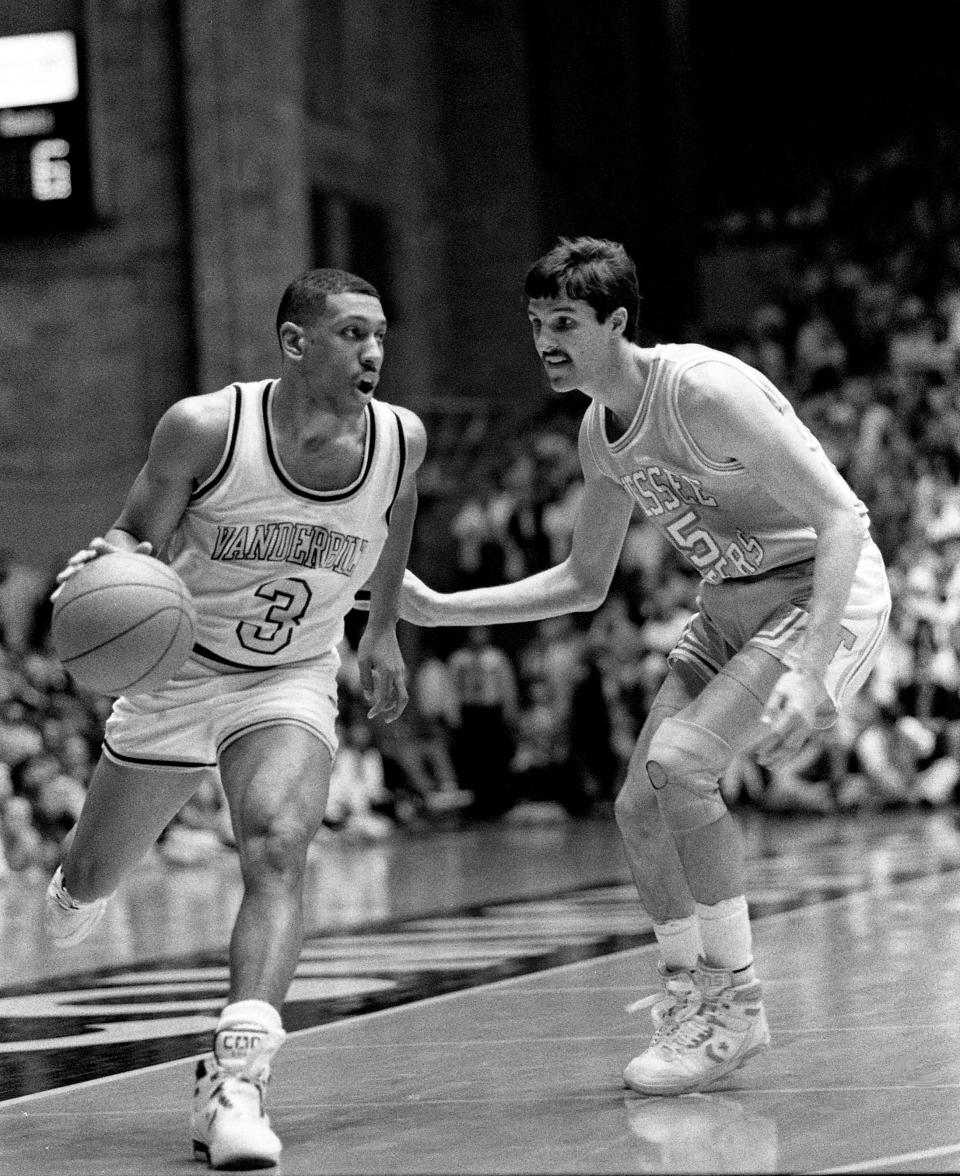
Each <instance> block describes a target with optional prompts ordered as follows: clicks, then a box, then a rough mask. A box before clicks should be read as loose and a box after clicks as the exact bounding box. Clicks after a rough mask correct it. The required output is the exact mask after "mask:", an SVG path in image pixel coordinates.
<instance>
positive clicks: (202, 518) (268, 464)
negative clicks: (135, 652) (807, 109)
mask: <svg viewBox="0 0 960 1176" xmlns="http://www.w3.org/2000/svg"><path fill="white" fill-rule="evenodd" d="M275 387H276V381H274V380H261V381H259V382H257V383H248V384H235V385H234V386H233V389H232V391H233V404H232V408H231V413H230V427H229V430H228V439H227V444H226V447H225V449H224V453H223V456H222V458H221V460H220V462H219V464H218V466H217V468H216V470H214V472H213V473H212V474H211V475H210V476H209V477H208V478H207V479H206V481H204V482H203V483H202V484H201V485H199V486H197V488H196V489H195V490H194V492H193V494H192V495H191V497H190V502H189V504H188V506H187V509H186V511H185V512H184V515H183V517H182V518H181V520H180V523H179V525H178V526H177V529H176V531H175V532H174V534H173V536H172V538H171V540H170V543H169V545H168V549H167V555H168V558H169V561H170V563H171V565H172V566H173V567H174V568H175V569H176V571H177V572H179V574H180V576H181V577H182V578H183V580H184V583H185V584H186V585H187V587H188V588H189V589H190V592H191V594H192V596H193V600H194V604H195V605H196V608H197V617H198V622H199V632H198V634H197V642H196V645H195V647H194V653H195V655H196V656H198V657H199V658H200V659H201V660H202V661H204V662H207V663H208V664H210V665H216V666H218V667H219V668H221V669H222V670H225V671H230V670H241V669H266V668H270V667H274V666H278V665H282V664H285V663H288V662H296V661H303V660H305V659H307V658H311V657H316V656H318V655H319V654H321V653H324V652H325V651H327V650H329V649H331V648H333V647H334V646H335V645H336V644H337V643H338V642H339V640H340V639H341V637H342V636H343V618H344V616H345V615H346V613H347V612H348V611H349V610H350V608H351V606H352V604H353V599H354V595H355V594H356V592H357V590H358V589H359V588H361V587H362V586H363V584H364V583H365V581H366V580H367V579H368V577H369V576H370V574H371V572H372V571H373V569H374V568H375V567H376V564H377V560H378V559H379V558H380V552H381V550H382V549H383V545H384V542H385V541H386V537H387V527H388V524H389V521H390V510H391V508H392V506H393V502H394V500H395V498H396V496H397V491H398V489H399V487H400V480H401V478H402V476H403V469H404V462H405V455H406V450H405V444H404V438H403V429H402V426H401V424H400V420H399V416H398V414H397V413H395V412H394V411H393V409H392V408H390V406H389V405H386V404H383V403H380V402H379V401H376V400H373V401H371V402H370V403H369V404H368V405H367V406H366V408H365V409H364V412H365V414H366V441H365V445H364V452H363V460H362V463H361V467H360V472H359V474H358V475H357V477H356V479H355V480H354V481H353V482H352V483H351V484H350V485H349V486H344V487H343V488H341V489H338V490H312V489H310V488H308V487H306V486H301V485H299V484H298V483H297V482H296V481H294V479H293V478H291V477H290V475H289V474H288V473H287V472H286V471H285V470H284V468H283V466H282V464H281V462H280V457H279V453H278V447H277V441H276V437H275V435H274V431H273V429H272V426H271V423H270V420H271V417H270V413H271V408H270V405H271V399H272V396H273V390H274V388H275Z"/></svg>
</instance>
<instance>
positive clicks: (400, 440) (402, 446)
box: [386, 409, 407, 526]
mask: <svg viewBox="0 0 960 1176" xmlns="http://www.w3.org/2000/svg"><path fill="white" fill-rule="evenodd" d="M390 411H391V412H393V409H391V410H390ZM393 415H394V416H395V417H396V419H397V449H398V451H399V456H400V461H399V468H398V469H397V484H396V486H394V488H393V497H392V498H391V499H390V505H389V506H388V507H387V514H386V519H387V525H388V526H389V525H390V515H391V514H392V512H393V504H394V503H395V502H396V501H397V495H398V494H399V493H400V484H401V483H402V481H403V475H404V471H405V470H406V468H407V439H406V437H404V435H403V422H402V421H401V420H400V414H399V413H398V412H394V413H393Z"/></svg>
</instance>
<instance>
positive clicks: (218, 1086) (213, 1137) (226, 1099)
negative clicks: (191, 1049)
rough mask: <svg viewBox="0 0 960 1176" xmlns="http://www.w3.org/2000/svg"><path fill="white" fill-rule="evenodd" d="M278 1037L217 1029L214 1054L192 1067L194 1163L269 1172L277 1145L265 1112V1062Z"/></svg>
mask: <svg viewBox="0 0 960 1176" xmlns="http://www.w3.org/2000/svg"><path fill="white" fill-rule="evenodd" d="M282 1040H283V1034H282V1033H280V1034H274V1033H269V1032H267V1031H266V1030H265V1029H263V1028H262V1027H260V1026H252V1025H251V1026H246V1025H231V1026H229V1027H228V1028H225V1029H220V1030H219V1031H218V1032H217V1035H216V1037H215V1039H214V1052H213V1054H212V1055H210V1056H208V1057H206V1058H202V1059H201V1060H200V1061H199V1062H198V1063H197V1073H196V1084H195V1086H194V1091H193V1114H192V1116H191V1129H192V1133H193V1155H194V1159H198V1160H200V1159H204V1160H206V1161H207V1163H208V1164H209V1165H210V1167H211V1168H272V1167H273V1166H274V1165H275V1164H276V1163H277V1161H278V1160H279V1158H280V1151H281V1147H282V1144H281V1143H280V1140H279V1139H278V1138H277V1136H276V1135H275V1134H274V1132H273V1131H272V1130H271V1127H270V1119H269V1117H268V1115H267V1113H266V1111H265V1110H264V1099H265V1096H266V1091H267V1083H268V1082H269V1080H270V1059H271V1058H272V1056H273V1055H274V1054H275V1053H276V1051H277V1049H278V1048H279V1046H280V1043H281V1041H282Z"/></svg>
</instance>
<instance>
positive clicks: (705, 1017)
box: [661, 1005, 715, 1052]
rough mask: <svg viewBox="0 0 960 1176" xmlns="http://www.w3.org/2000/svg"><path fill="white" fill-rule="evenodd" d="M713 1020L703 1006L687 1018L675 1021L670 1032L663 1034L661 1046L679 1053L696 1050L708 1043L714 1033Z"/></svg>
mask: <svg viewBox="0 0 960 1176" xmlns="http://www.w3.org/2000/svg"><path fill="white" fill-rule="evenodd" d="M714 1024H715V1022H714V1020H713V1018H712V1017H711V1016H710V1015H709V1013H707V1012H705V1010H704V1007H703V1005H701V1006H700V1007H699V1008H698V1009H696V1011H694V1012H692V1013H690V1014H689V1016H686V1017H681V1018H680V1019H679V1020H677V1021H675V1022H674V1024H673V1026H672V1027H671V1029H670V1031H669V1032H668V1033H666V1034H664V1036H663V1038H662V1039H661V1044H663V1045H665V1046H667V1047H668V1048H670V1049H672V1050H674V1051H676V1052H679V1051H680V1050H683V1049H696V1048H697V1047H698V1046H700V1045H703V1043H704V1042H705V1041H708V1040H709V1039H710V1038H711V1037H712V1036H713V1032H714Z"/></svg>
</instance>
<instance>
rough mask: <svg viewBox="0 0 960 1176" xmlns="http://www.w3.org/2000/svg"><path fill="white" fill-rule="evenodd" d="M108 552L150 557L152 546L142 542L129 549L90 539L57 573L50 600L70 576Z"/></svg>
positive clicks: (98, 538)
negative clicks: (126, 552)
mask: <svg viewBox="0 0 960 1176" xmlns="http://www.w3.org/2000/svg"><path fill="white" fill-rule="evenodd" d="M110 551H133V552H135V553H136V554H137V555H150V554H151V552H152V551H153V544H152V543H149V542H147V540H144V541H143V542H142V543H138V544H137V545H136V547H133V548H129V547H119V546H118V545H117V544H116V543H108V542H107V540H106V539H102V538H100V537H99V536H98V537H97V538H96V539H91V540H90V542H89V544H88V545H87V546H86V547H83V548H81V549H80V551H78V552H76V553H75V554H74V555H71V556H70V558H69V559H68V560H67V566H66V567H65V568H64V569H63V570H62V571H60V572H58V573H57V587H56V588H55V589H54V591H53V592H52V594H51V596H50V599H51V600H56V599H57V597H58V596H59V595H60V590H61V589H62V588H63V586H64V584H66V582H67V581H68V580H69V579H70V577H71V576H75V575H76V574H77V572H79V571H80V569H81V568H82V567H83V565H84V564H88V563H89V562H90V561H91V560H92V559H96V558H97V556H100V555H106V554H107V553H108V552H110Z"/></svg>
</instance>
